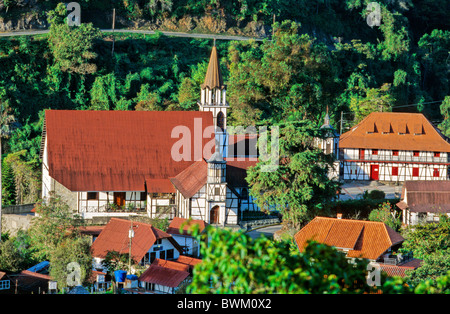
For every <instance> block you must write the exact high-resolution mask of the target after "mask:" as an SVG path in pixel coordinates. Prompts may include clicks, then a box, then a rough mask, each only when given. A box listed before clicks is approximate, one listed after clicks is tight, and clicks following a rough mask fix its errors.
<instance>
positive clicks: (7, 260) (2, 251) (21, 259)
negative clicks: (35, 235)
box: [0, 230, 38, 272]
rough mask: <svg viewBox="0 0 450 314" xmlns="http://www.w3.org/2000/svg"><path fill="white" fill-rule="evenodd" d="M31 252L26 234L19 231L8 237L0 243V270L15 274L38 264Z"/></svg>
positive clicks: (32, 250)
mask: <svg viewBox="0 0 450 314" xmlns="http://www.w3.org/2000/svg"><path fill="white" fill-rule="evenodd" d="M33 252H34V249H33V248H32V246H31V243H30V237H29V235H28V233H27V232H26V231H23V230H19V231H18V232H17V234H16V235H15V236H8V237H7V239H5V241H4V242H2V243H0V269H1V270H2V271H8V272H17V271H21V270H23V269H24V268H28V267H31V266H32V265H34V264H35V263H37V262H38V261H36V260H35V259H34V258H33Z"/></svg>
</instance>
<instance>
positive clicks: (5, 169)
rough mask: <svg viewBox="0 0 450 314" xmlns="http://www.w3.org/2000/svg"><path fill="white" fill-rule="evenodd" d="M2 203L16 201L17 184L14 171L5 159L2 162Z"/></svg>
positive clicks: (11, 203) (7, 203) (9, 203)
mask: <svg viewBox="0 0 450 314" xmlns="http://www.w3.org/2000/svg"><path fill="white" fill-rule="evenodd" d="M1 179H2V180H1V182H2V194H1V195H2V204H3V205H14V204H15V203H16V185H15V180H14V173H13V171H12V169H11V165H10V164H9V163H7V162H5V161H4V160H3V162H2V178H1Z"/></svg>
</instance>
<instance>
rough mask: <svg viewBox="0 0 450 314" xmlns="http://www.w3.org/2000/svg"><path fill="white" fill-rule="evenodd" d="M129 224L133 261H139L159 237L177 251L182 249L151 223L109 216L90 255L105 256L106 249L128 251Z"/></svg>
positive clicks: (170, 237) (168, 235) (169, 236)
mask: <svg viewBox="0 0 450 314" xmlns="http://www.w3.org/2000/svg"><path fill="white" fill-rule="evenodd" d="M131 224H132V225H133V230H134V237H133V239H132V245H131V257H132V259H133V260H134V261H135V262H139V261H141V260H142V258H143V257H144V255H145V254H146V253H147V252H148V250H150V248H151V247H152V246H153V244H154V243H155V241H156V240H159V239H167V240H169V241H170V242H171V243H172V245H173V246H174V247H175V248H176V249H177V250H178V251H180V252H181V251H182V249H181V247H180V245H179V244H178V243H177V242H176V241H175V240H174V239H173V238H172V236H171V235H170V234H168V233H166V232H164V231H161V230H159V229H157V228H155V227H153V226H152V225H151V224H147V223H143V222H136V221H130V220H126V219H119V218H111V220H110V221H109V222H108V224H107V225H106V226H105V228H104V229H103V231H102V232H101V233H100V235H99V236H98V238H97V239H96V240H95V241H94V243H93V244H92V246H91V249H92V256H93V257H99V258H105V257H106V254H107V253H108V251H116V252H119V253H121V254H123V253H129V243H130V239H129V237H128V232H129V230H130V227H131Z"/></svg>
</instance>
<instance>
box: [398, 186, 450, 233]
mask: <svg viewBox="0 0 450 314" xmlns="http://www.w3.org/2000/svg"><path fill="white" fill-rule="evenodd" d="M396 205H397V207H398V208H399V209H401V210H402V219H403V220H402V223H403V224H404V225H406V226H410V225H416V224H420V223H428V222H438V221H439V219H440V215H447V216H450V181H405V183H404V184H403V188H402V194H401V197H400V202H398V203H397V204H396Z"/></svg>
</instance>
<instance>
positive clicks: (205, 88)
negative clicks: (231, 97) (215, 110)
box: [200, 45, 228, 106]
mask: <svg viewBox="0 0 450 314" xmlns="http://www.w3.org/2000/svg"><path fill="white" fill-rule="evenodd" d="M200 104H201V105H208V106H212V105H215V106H228V104H227V102H226V86H225V85H224V84H223V78H222V72H221V71H220V64H219V56H218V54H217V48H216V46H215V45H214V46H213V48H212V51H211V56H210V58H209V64H208V70H207V71H206V76H205V81H204V83H203V84H202V86H201V98H200Z"/></svg>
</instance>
